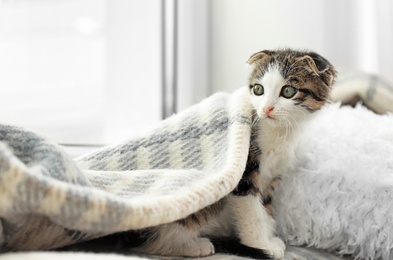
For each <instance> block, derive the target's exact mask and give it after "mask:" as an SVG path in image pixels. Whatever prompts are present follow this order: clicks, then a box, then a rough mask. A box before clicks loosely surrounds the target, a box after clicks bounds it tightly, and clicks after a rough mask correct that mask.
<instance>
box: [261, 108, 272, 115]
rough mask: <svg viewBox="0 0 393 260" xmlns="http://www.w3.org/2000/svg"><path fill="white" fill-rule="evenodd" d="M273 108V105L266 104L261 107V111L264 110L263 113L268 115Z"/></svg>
mask: <svg viewBox="0 0 393 260" xmlns="http://www.w3.org/2000/svg"><path fill="white" fill-rule="evenodd" d="M273 110H274V106H267V107H264V108H263V112H265V114H266V115H267V116H269V115H270V113H271V112H272V111H273Z"/></svg>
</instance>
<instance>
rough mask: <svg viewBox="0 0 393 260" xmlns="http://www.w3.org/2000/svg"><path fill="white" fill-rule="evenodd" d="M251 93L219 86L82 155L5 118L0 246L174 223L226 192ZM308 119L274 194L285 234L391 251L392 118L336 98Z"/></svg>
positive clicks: (47, 243) (302, 241)
mask: <svg viewBox="0 0 393 260" xmlns="http://www.w3.org/2000/svg"><path fill="white" fill-rule="evenodd" d="M245 93H246V92H244V91H243V92H242V91H238V92H235V93H234V94H232V95H228V94H217V95H214V96H212V97H210V98H208V99H206V100H204V101H203V102H202V103H200V104H198V105H196V106H194V107H191V108H189V109H188V110H186V111H184V112H182V113H180V114H178V115H176V116H174V117H172V118H170V119H169V120H166V121H163V122H162V123H161V124H160V125H158V126H157V127H156V128H153V129H151V130H149V131H148V132H146V134H144V135H142V136H138V137H135V138H132V139H130V140H127V141H126V142H124V143H121V144H118V145H113V146H110V147H106V148H104V149H101V150H99V151H96V152H94V153H92V154H88V155H86V156H83V157H81V158H79V159H78V164H75V163H74V162H73V161H72V160H71V159H69V157H68V156H67V155H66V154H65V153H64V152H63V151H62V150H61V149H60V147H58V146H57V145H55V144H53V143H51V142H50V141H48V140H47V139H45V138H42V137H39V136H37V135H35V134H34V133H31V132H29V131H25V130H23V129H20V128H15V127H9V126H1V127H0V141H1V142H0V198H1V199H0V245H1V247H0V248H1V250H2V251H9V250H39V249H49V248H55V247H59V246H64V245H68V244H72V243H77V242H80V241H84V240H88V239H91V238H94V237H99V236H102V235H105V234H110V233H113V232H117V231H124V230H129V229H136V228H143V227H147V226H152V225H157V224H160V223H166V222H170V221H174V220H176V219H179V218H183V217H185V216H187V215H188V214H191V213H193V212H195V211H197V210H199V209H201V208H203V207H205V206H207V205H209V204H211V203H213V202H215V201H217V200H218V199H220V198H221V197H223V196H225V195H226V194H228V193H229V192H230V191H231V190H232V189H233V188H234V187H235V186H236V184H237V182H238V181H239V179H240V178H241V175H242V173H243V170H244V167H245V163H246V159H247V153H248V147H249V140H250V132H251V126H250V116H251V108H250V107H249V104H248V102H247V101H246V100H247V99H245ZM306 129H307V131H305V132H304V134H303V135H302V138H301V139H300V145H299V149H298V165H299V167H298V168H297V169H296V170H295V171H293V172H291V173H288V174H287V175H286V177H284V178H283V181H282V182H281V185H280V187H279V189H278V194H277V197H276V198H275V206H276V209H277V220H278V229H279V232H280V234H281V236H282V237H283V238H284V239H285V240H286V241H287V242H288V243H289V244H292V245H306V246H312V247H315V248H322V249H327V250H330V251H334V252H336V253H341V254H347V253H348V254H353V255H354V256H355V257H358V258H368V257H370V258H382V259H391V256H393V254H392V248H393V239H392V234H393V226H392V216H393V206H392V203H391V201H392V194H393V193H392V192H393V177H392V176H393V174H392V172H393V156H392V155H393V132H392V130H393V117H392V116H390V115H389V116H379V115H375V114H373V113H371V112H369V111H367V110H366V109H365V108H363V107H357V108H355V109H352V108H340V107H339V106H338V105H332V106H330V107H329V108H327V109H326V110H324V111H323V112H321V113H319V114H318V116H317V117H316V118H315V120H313V121H312V122H311V123H310V125H309V126H308V127H307V128H306ZM87 169H90V170H87Z"/></svg>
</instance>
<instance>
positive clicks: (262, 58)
mask: <svg viewBox="0 0 393 260" xmlns="http://www.w3.org/2000/svg"><path fill="white" fill-rule="evenodd" d="M274 53H275V52H274V51H268V50H264V51H260V52H257V53H255V54H253V55H252V56H251V57H250V58H249V59H248V61H247V63H248V64H249V65H252V64H254V63H255V62H256V61H258V62H259V63H265V62H266V61H268V60H269V59H270V58H271V57H272V56H273V55H274Z"/></svg>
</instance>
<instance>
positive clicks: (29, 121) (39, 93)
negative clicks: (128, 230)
mask: <svg viewBox="0 0 393 260" xmlns="http://www.w3.org/2000/svg"><path fill="white" fill-rule="evenodd" d="M1 4H2V5H1V7H2V9H1V18H0V19H1V21H0V22H1V29H0V30H1V39H2V40H1V43H0V71H1V76H0V123H2V124H13V125H21V126H23V127H27V128H30V129H32V130H35V131H38V132H41V133H43V134H45V135H47V136H50V137H51V138H52V139H54V140H55V141H57V142H59V143H64V144H104V143H111V142H115V141H118V140H122V139H124V138H126V137H129V136H131V135H133V134H135V133H136V132H138V131H141V130H142V129H144V128H146V127H147V126H149V125H152V124H154V123H155V122H157V121H159V120H160V119H161V107H162V105H161V85H160V84H161V74H160V73H161V67H160V65H161V60H160V58H161V24H160V19H161V18H160V14H161V11H160V10H161V9H160V6H161V2H160V1H158V0H155V1H154V0H151V1H144V0H138V1H135V0H132V1H130V0H110V1H109V0H3V1H1Z"/></svg>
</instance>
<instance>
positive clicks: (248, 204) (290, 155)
mask: <svg viewBox="0 0 393 260" xmlns="http://www.w3.org/2000/svg"><path fill="white" fill-rule="evenodd" d="M248 63H249V64H250V65H252V66H253V71H252V73H251V76H250V79H249V86H250V101H251V103H252V104H253V106H254V115H253V117H254V122H253V134H252V138H251V145H250V152H249V157H248V162H247V167H246V169H245V171H244V174H243V177H242V179H241V181H240V182H239V184H238V186H237V188H236V189H235V190H234V191H233V192H232V193H231V194H229V195H228V196H226V197H225V198H223V199H221V200H220V201H218V202H216V203H215V204H213V205H211V206H208V207H206V208H204V209H202V210H200V211H198V212H196V213H194V214H192V215H190V216H188V217H187V218H185V219H182V220H179V221H176V222H174V223H170V224H165V225H161V226H158V227H153V228H149V229H146V230H143V231H141V232H140V233H139V234H141V235H142V236H143V237H144V238H145V242H144V244H143V245H142V246H141V247H139V248H138V249H137V251H139V252H144V253H148V254H158V255H171V256H190V257H199V256H207V255H211V254H214V252H215V247H214V245H213V244H212V243H211V241H210V240H209V238H213V237H223V236H235V237H236V238H237V239H238V241H239V242H240V243H241V244H243V245H245V246H247V247H252V248H257V249H263V251H262V250H261V251H262V252H265V253H267V254H268V255H270V256H271V257H274V258H278V259H279V258H283V256H284V251H285V244H284V242H283V241H282V240H281V239H280V238H278V237H277V236H276V235H275V220H274V217H273V215H274V214H273V208H272V205H271V203H272V199H273V192H274V185H272V183H275V182H276V181H277V180H278V179H279V178H280V175H281V174H283V173H284V172H286V171H287V170H288V169H289V168H290V167H291V166H292V164H293V162H294V156H295V155H294V147H295V145H296V140H297V134H298V133H299V127H300V124H301V123H302V122H303V121H305V119H306V118H308V117H309V115H310V114H312V113H313V112H315V111H317V110H319V109H320V108H321V107H322V106H323V105H324V104H325V103H326V102H328V100H329V95H330V90H331V86H332V84H333V82H334V78H335V75H336V72H335V70H334V68H333V66H332V65H331V64H330V63H329V62H328V61H327V60H326V59H324V58H323V57H321V56H320V55H318V54H316V53H314V52H301V51H293V50H289V49H286V50H277V51H262V52H259V53H256V54H254V55H253V56H251V58H250V59H249V60H248ZM255 84H261V85H263V86H264V89H265V93H264V94H263V95H260V96H257V95H254V94H253V87H254V85H255ZM286 85H291V86H293V87H295V88H296V89H297V93H296V94H295V95H294V96H293V97H292V98H290V99H287V98H284V97H283V96H280V93H281V89H282V88H283V86H286ZM262 255H263V254H262Z"/></svg>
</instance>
